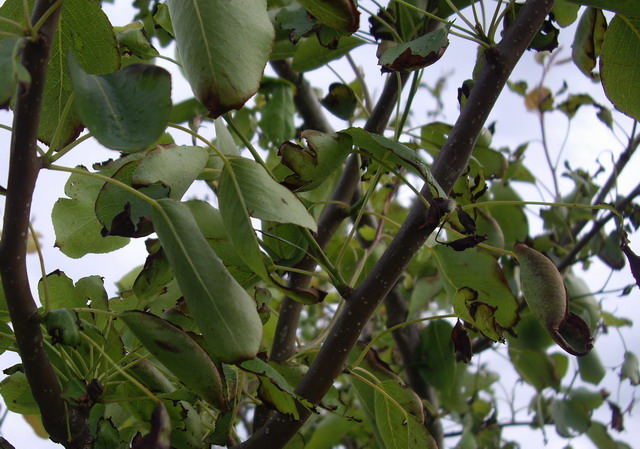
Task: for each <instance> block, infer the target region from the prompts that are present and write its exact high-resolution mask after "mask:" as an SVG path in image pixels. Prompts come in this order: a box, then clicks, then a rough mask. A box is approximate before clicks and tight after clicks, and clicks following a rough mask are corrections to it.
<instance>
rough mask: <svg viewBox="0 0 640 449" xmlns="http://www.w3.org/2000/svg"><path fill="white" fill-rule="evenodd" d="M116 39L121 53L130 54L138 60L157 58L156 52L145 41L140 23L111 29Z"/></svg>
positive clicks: (142, 25) (147, 41) (146, 40)
mask: <svg viewBox="0 0 640 449" xmlns="http://www.w3.org/2000/svg"><path fill="white" fill-rule="evenodd" d="M113 31H114V32H115V33H116V39H117V40H118V45H119V46H120V51H121V52H122V53H126V54H130V55H132V56H135V57H137V58H140V59H153V58H155V57H156V56H158V55H159V54H160V53H158V50H156V49H155V48H153V45H151V43H150V42H149V39H147V36H146V34H145V32H144V24H143V23H142V22H132V23H130V24H128V25H125V26H122V27H113Z"/></svg>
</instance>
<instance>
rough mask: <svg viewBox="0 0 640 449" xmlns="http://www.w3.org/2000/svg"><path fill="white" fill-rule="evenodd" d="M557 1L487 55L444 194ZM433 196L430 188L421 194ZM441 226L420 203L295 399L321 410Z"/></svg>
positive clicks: (285, 427) (263, 433)
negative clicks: (371, 323) (368, 328)
mask: <svg viewBox="0 0 640 449" xmlns="http://www.w3.org/2000/svg"><path fill="white" fill-rule="evenodd" d="M553 3H554V1H553V0H529V1H528V2H527V3H526V4H525V5H524V6H523V7H522V9H521V10H520V13H519V14H518V16H517V17H516V20H515V21H514V22H513V24H512V25H511V26H510V27H509V28H508V29H507V30H506V31H505V35H504V38H503V40H502V41H501V42H500V44H498V45H497V46H495V47H493V48H491V49H490V50H488V51H487V54H486V61H485V64H484V67H483V69H482V71H481V73H480V75H479V77H478V79H477V81H476V83H475V87H474V88H473V89H472V91H471V94H470V96H469V99H468V101H467V103H466V105H465V107H464V108H463V109H462V111H461V114H460V116H459V118H458V120H457V122H456V124H455V126H454V128H453V130H452V133H451V135H450V136H449V138H448V139H447V142H446V143H445V145H444V146H443V149H442V151H441V153H440V155H439V157H438V158H437V160H436V162H435V164H434V167H433V175H434V177H435V179H436V180H437V181H438V182H439V183H440V185H441V186H442V188H443V189H444V190H445V192H449V191H450V190H451V188H452V187H453V184H454V183H455V181H456V180H457V179H458V177H459V176H460V175H461V173H462V172H463V170H464V169H465V167H466V165H467V162H468V159H469V157H470V155H471V152H472V150H473V147H474V144H475V142H476V139H477V138H478V135H479V133H480V131H481V129H482V126H483V125H484V123H485V121H486V119H487V117H488V116H489V113H490V111H491V110H492V108H493V106H494V105H495V102H496V100H497V98H498V96H499V94H500V92H501V91H502V89H503V87H504V85H505V83H506V81H507V79H508V77H509V75H510V74H511V71H512V70H513V68H514V67H515V65H516V63H517V61H518V60H519V59H520V58H521V57H522V54H523V53H524V51H525V50H526V48H527V46H528V44H529V43H530V42H531V40H532V39H533V37H534V36H535V34H536V33H537V31H538V29H539V28H540V26H541V24H542V22H543V21H544V19H545V17H546V16H547V14H548V13H549V11H550V10H551V7H552V6H553ZM422 194H423V195H425V196H428V195H430V186H429V185H425V186H424V187H423V188H422ZM439 221H440V211H438V210H437V207H433V206H432V207H430V208H429V209H426V208H425V206H424V205H423V204H422V203H421V202H416V203H415V205H414V206H413V207H412V209H411V211H410V212H409V215H408V217H407V219H406V221H405V222H404V224H403V225H402V227H401V229H400V231H399V232H398V234H397V235H396V237H395V238H394V239H393V241H392V242H391V244H390V245H389V247H388V248H387V250H386V251H385V253H384V254H383V255H382V257H381V258H380V260H379V261H378V263H377V264H376V265H375V267H374V268H373V269H372V270H371V272H370V273H369V275H368V276H367V278H366V279H365V280H364V281H363V283H362V284H361V285H360V286H359V287H358V288H356V289H355V290H354V291H353V293H352V294H351V295H349V297H348V298H345V299H346V301H345V307H344V309H343V311H342V313H341V314H340V315H339V316H338V318H337V320H336V322H335V324H334V328H333V330H332V331H331V333H330V334H329V336H328V337H327V340H326V341H325V343H324V345H323V346H322V348H321V349H320V351H319V352H318V354H317V356H316V358H315V359H314V361H313V363H312V365H311V366H310V368H309V370H308V372H307V373H306V375H305V376H304V378H303V379H302V381H301V382H300V384H299V385H298V387H297V388H296V390H295V391H296V394H298V395H300V396H301V397H303V398H305V399H307V400H309V401H310V402H311V403H313V404H318V403H319V402H320V401H321V400H322V398H323V397H324V395H325V394H326V392H327V391H328V390H329V388H330V387H331V385H332V384H333V381H334V379H335V378H336V377H337V376H338V375H340V373H341V372H342V371H343V369H344V366H345V362H346V360H347V357H348V356H349V353H350V352H351V349H352V348H353V346H354V345H355V343H356V341H357V340H358V336H359V335H360V332H361V330H362V328H363V327H364V325H365V324H366V322H367V321H368V319H369V318H370V316H371V315H372V314H373V312H374V311H375V309H376V307H377V306H378V304H379V303H380V301H381V300H382V299H383V298H384V297H385V296H386V295H387V294H388V293H389V291H390V290H391V288H393V286H394V285H395V283H396V281H397V280H398V278H399V277H400V275H401V273H402V272H403V270H404V269H405V268H406V266H407V265H408V263H409V261H410V260H411V258H412V257H413V255H414V254H415V253H416V251H417V250H418V249H419V248H420V247H421V246H422V245H423V244H424V242H425V240H426V239H427V237H428V236H429V234H430V233H431V232H433V230H434V229H435V228H436V227H437V225H438V223H439ZM299 410H300V418H299V419H298V420H296V419H294V418H293V417H291V416H290V415H285V414H282V413H276V414H274V415H273V416H272V417H271V418H270V419H269V420H268V421H267V423H266V424H265V425H264V426H263V427H262V428H261V429H260V430H259V431H258V432H257V433H256V434H254V435H253V436H252V437H250V438H249V439H248V440H247V441H245V442H244V443H241V444H240V445H238V446H237V447H238V448H242V449H253V448H260V449H279V448H282V447H283V446H284V445H285V444H286V443H287V441H289V440H290V439H291V437H292V436H293V435H295V433H296V432H297V431H298V429H300V427H302V425H303V424H304V422H305V421H306V420H307V419H308V417H309V416H310V413H311V412H310V411H309V410H307V409H306V408H304V407H302V406H300V407H299Z"/></svg>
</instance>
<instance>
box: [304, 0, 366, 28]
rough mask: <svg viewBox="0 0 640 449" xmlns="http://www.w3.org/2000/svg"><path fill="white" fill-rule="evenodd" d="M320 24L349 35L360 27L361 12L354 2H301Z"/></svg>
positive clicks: (316, 0) (309, 0) (320, 0)
mask: <svg viewBox="0 0 640 449" xmlns="http://www.w3.org/2000/svg"><path fill="white" fill-rule="evenodd" d="M299 3H300V4H301V5H302V6H303V7H304V8H305V9H306V10H307V11H309V12H310V13H311V14H312V15H313V16H314V17H315V18H316V19H318V21H319V22H321V23H324V24H325V25H328V26H330V27H331V28H335V29H336V30H340V31H344V32H347V33H354V32H355V31H357V30H358V27H359V25H360V12H359V11H358V7H357V6H356V3H355V1H354V0H299Z"/></svg>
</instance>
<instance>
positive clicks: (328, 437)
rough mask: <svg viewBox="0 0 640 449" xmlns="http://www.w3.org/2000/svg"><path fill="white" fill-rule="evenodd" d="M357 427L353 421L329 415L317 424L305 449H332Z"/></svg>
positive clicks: (332, 414) (333, 414)
mask: <svg viewBox="0 0 640 449" xmlns="http://www.w3.org/2000/svg"><path fill="white" fill-rule="evenodd" d="M358 426H359V424H358V423H356V422H354V421H353V420H350V419H348V418H346V417H342V416H339V415H337V414H335V413H331V414H329V415H327V416H326V417H325V418H324V419H322V420H321V421H320V422H319V423H318V425H317V426H316V428H315V429H314V431H313V435H311V438H310V439H309V441H308V442H307V444H306V445H305V449H333V448H334V447H336V446H339V445H340V442H341V441H342V438H343V437H345V436H346V435H347V434H348V433H350V432H352V431H354V430H355V428H357V427H358Z"/></svg>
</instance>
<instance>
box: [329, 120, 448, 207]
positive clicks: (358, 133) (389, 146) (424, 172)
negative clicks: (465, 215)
mask: <svg viewBox="0 0 640 449" xmlns="http://www.w3.org/2000/svg"><path fill="white" fill-rule="evenodd" d="M341 133H344V134H348V135H350V136H351V137H352V138H353V145H355V146H357V147H360V148H362V149H364V150H366V151H368V152H370V153H371V154H372V156H373V157H374V158H375V159H376V161H378V162H380V163H385V164H386V165H392V166H393V165H399V166H402V167H405V168H407V169H408V170H411V171H413V172H415V173H417V174H418V175H419V176H420V177H421V178H422V179H423V180H425V181H426V182H428V183H429V184H430V185H431V186H432V187H434V188H435V189H436V190H437V193H438V196H440V197H446V196H447V195H445V193H444V191H443V190H442V188H441V187H440V185H439V184H438V183H437V182H436V180H435V179H434V178H433V176H432V175H431V171H429V166H428V165H427V163H426V162H425V161H424V160H423V159H422V158H421V157H420V155H419V154H418V153H417V151H415V150H412V149H411V148H409V147H407V146H405V145H403V144H401V143H400V142H397V141H395V140H391V139H388V138H386V137H384V136H381V135H379V134H373V133H370V132H367V131H365V130H364V129H362V128H348V129H345V130H344V131H341Z"/></svg>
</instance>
